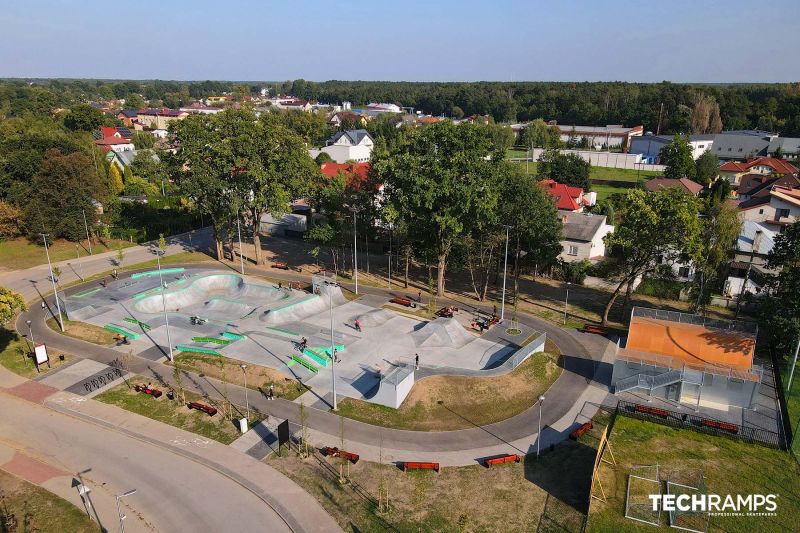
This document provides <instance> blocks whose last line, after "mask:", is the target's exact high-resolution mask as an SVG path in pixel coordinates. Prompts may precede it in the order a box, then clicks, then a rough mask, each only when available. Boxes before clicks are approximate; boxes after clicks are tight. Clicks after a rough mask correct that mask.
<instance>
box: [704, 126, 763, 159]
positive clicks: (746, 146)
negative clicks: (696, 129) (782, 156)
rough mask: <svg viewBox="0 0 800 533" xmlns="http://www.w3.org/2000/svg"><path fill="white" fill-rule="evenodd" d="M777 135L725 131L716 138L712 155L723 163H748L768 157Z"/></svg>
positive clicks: (747, 131)
mask: <svg viewBox="0 0 800 533" xmlns="http://www.w3.org/2000/svg"><path fill="white" fill-rule="evenodd" d="M776 137H777V135H776V134H774V133H770V132H768V131H761V130H736V131H723V132H722V133H718V134H717V135H716V136H715V137H714V145H713V147H712V149H711V153H713V154H714V155H715V156H717V159H720V160H722V161H730V160H733V161H746V160H748V159H754V158H756V157H763V156H766V155H767V149H768V147H769V145H770V143H771V142H772V140H773V139H774V138H776Z"/></svg>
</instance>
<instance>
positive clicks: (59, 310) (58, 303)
mask: <svg viewBox="0 0 800 533" xmlns="http://www.w3.org/2000/svg"><path fill="white" fill-rule="evenodd" d="M39 235H41V236H42V240H43V241H44V253H45V254H47V266H48V268H49V269H50V281H51V282H53V294H54V295H55V297H56V308H57V309H58V325H59V327H61V332H62V333H63V332H64V321H63V319H62V318H61V302H59V301H58V290H57V289H56V277H55V276H54V275H53V264H52V263H50V250H49V249H48V247H47V237H49V236H50V235H49V234H48V233H40V234H39Z"/></svg>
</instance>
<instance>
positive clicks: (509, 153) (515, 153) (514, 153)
mask: <svg viewBox="0 0 800 533" xmlns="http://www.w3.org/2000/svg"><path fill="white" fill-rule="evenodd" d="M529 156H530V150H518V149H516V148H509V149H508V150H506V158H508V159H514V158H516V157H529Z"/></svg>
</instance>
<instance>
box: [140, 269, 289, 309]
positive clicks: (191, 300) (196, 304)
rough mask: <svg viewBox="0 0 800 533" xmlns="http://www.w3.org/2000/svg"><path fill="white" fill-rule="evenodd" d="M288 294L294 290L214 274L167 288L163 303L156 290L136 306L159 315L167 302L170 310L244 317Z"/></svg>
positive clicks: (232, 276)
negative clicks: (187, 283) (177, 286)
mask: <svg viewBox="0 0 800 533" xmlns="http://www.w3.org/2000/svg"><path fill="white" fill-rule="evenodd" d="M289 296H291V293H289V292H287V291H283V290H280V289H277V288H274V287H268V286H265V285H257V284H252V283H248V282H246V281H245V280H244V279H243V278H242V277H241V276H238V275H235V274H212V275H208V276H202V277H200V278H197V279H195V280H192V282H191V283H190V284H189V285H186V286H181V287H180V288H176V289H173V290H170V289H169V288H167V290H166V292H165V293H164V300H163V303H162V299H161V294H160V293H154V294H151V295H149V296H146V297H144V298H142V299H141V300H139V301H137V302H136V304H134V306H133V308H134V310H136V311H138V312H140V313H147V314H156V313H162V312H163V310H164V309H163V306H164V305H165V306H166V308H167V311H169V312H179V311H182V312H183V313H189V314H197V315H201V316H202V315H203V314H204V313H205V314H212V315H216V316H220V317H228V318H233V317H236V318H241V317H243V316H245V315H247V314H248V313H250V312H252V311H253V310H254V309H256V308H257V307H261V306H262V305H265V304H267V303H270V302H276V301H280V300H283V299H285V298H288V297H289Z"/></svg>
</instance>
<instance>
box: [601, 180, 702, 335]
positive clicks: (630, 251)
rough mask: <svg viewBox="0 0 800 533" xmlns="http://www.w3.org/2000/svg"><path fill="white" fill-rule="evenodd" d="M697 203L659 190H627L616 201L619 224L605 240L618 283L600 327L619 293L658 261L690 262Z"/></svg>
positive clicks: (697, 229)
mask: <svg viewBox="0 0 800 533" xmlns="http://www.w3.org/2000/svg"><path fill="white" fill-rule="evenodd" d="M697 214H698V211H697V200H696V198H694V197H693V196H691V195H689V194H686V193H685V192H683V191H681V190H679V189H675V188H669V189H663V190H661V191H658V192H655V193H646V192H644V191H642V190H631V191H628V193H627V194H626V195H625V196H624V197H623V198H622V200H621V202H620V210H619V215H620V218H621V222H620V223H619V224H617V226H616V227H615V229H614V232H613V233H610V234H608V235H607V236H606V238H605V243H606V246H607V247H608V248H609V249H610V250H611V253H612V255H613V256H614V257H615V258H616V259H617V262H618V264H619V268H620V275H621V280H620V282H619V285H617V288H616V289H615V290H614V292H613V293H612V294H611V296H610V297H609V299H608V302H607V303H606V306H605V309H604V310H603V324H604V325H605V324H606V323H607V322H608V314H609V311H611V308H612V306H613V305H614V302H615V301H616V299H617V297H618V296H619V294H620V291H622V289H623V288H624V287H625V286H626V285H628V289H629V290H630V288H631V284H632V283H633V282H634V280H636V278H637V277H639V276H644V275H645V274H647V273H649V272H651V271H652V270H653V269H655V268H656V266H657V260H658V258H662V259H666V260H667V261H674V260H677V259H679V258H690V259H694V258H696V257H697V253H698V251H699V250H700V239H699V235H700V222H699V218H698V216H697Z"/></svg>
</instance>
